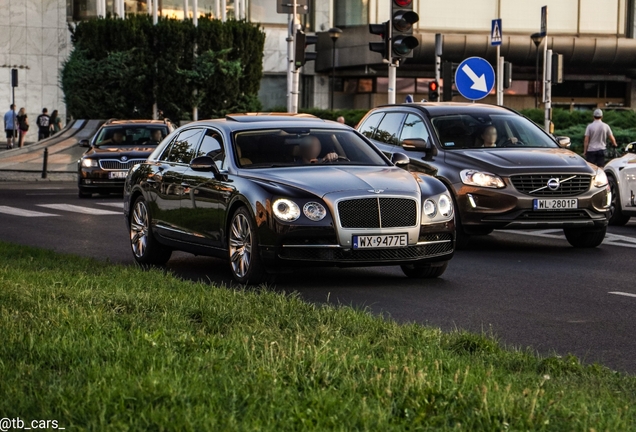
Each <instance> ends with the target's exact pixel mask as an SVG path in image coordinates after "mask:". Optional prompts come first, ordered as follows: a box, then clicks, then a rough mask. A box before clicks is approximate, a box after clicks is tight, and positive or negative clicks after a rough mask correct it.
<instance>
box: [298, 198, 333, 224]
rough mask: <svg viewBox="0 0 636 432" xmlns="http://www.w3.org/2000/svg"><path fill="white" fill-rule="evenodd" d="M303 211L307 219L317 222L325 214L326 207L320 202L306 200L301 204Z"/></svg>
mask: <svg viewBox="0 0 636 432" xmlns="http://www.w3.org/2000/svg"><path fill="white" fill-rule="evenodd" d="M303 213H304V214H305V216H307V219H309V220H312V221H314V222H318V221H321V220H323V219H324V218H325V216H327V209H325V206H323V205H322V204H320V203H317V202H308V203H307V204H305V205H304V206H303Z"/></svg>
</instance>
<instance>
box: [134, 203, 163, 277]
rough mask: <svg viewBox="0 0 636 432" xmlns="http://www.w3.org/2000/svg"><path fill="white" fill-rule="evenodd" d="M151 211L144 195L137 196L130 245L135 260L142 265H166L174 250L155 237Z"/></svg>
mask: <svg viewBox="0 0 636 432" xmlns="http://www.w3.org/2000/svg"><path fill="white" fill-rule="evenodd" d="M150 223H151V219H150V212H149V211H148V205H147V204H146V200H144V198H143V197H139V198H137V200H136V201H135V204H134V205H133V208H132V212H131V214H130V246H131V248H132V252H133V256H134V257H135V260H136V261H137V262H138V263H139V264H142V265H146V266H147V265H158V266H160V265H164V264H165V263H167V262H168V260H169V259H170V256H171V255H172V250H170V249H169V248H168V247H166V246H164V245H162V244H161V243H159V242H158V241H157V239H156V238H155V237H154V235H153V233H152V229H151V225H150Z"/></svg>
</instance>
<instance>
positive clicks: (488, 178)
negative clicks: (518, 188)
mask: <svg viewBox="0 0 636 432" xmlns="http://www.w3.org/2000/svg"><path fill="white" fill-rule="evenodd" d="M459 175H460V177H461V179H462V183H464V184H467V185H470V186H479V187H485V188H493V189H501V188H504V187H506V184H505V183H504V181H503V180H502V179H501V177H499V176H497V175H495V174H491V173H488V172H482V171H476V170H463V171H462V172H461V173H459Z"/></svg>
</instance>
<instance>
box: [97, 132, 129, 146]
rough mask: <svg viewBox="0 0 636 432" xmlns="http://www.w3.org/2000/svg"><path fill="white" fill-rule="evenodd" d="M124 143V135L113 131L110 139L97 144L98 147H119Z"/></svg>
mask: <svg viewBox="0 0 636 432" xmlns="http://www.w3.org/2000/svg"><path fill="white" fill-rule="evenodd" d="M123 143H124V133H123V132H122V131H115V132H114V133H113V136H112V137H111V138H110V139H107V140H105V141H102V142H101V143H99V145H100V146H103V145H120V144H123Z"/></svg>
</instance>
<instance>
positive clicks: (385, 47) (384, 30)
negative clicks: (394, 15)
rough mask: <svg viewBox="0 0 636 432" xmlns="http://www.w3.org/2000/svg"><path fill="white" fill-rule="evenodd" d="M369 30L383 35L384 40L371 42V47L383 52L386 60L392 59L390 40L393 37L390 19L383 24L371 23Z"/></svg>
mask: <svg viewBox="0 0 636 432" xmlns="http://www.w3.org/2000/svg"><path fill="white" fill-rule="evenodd" d="M369 32H370V33H371V34H374V35H378V36H381V37H382V42H369V49H370V50H371V51H373V52H377V53H380V54H382V58H383V59H384V60H387V61H389V60H390V57H391V56H390V54H389V40H390V39H391V26H390V24H389V21H385V22H383V23H382V24H369Z"/></svg>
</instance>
